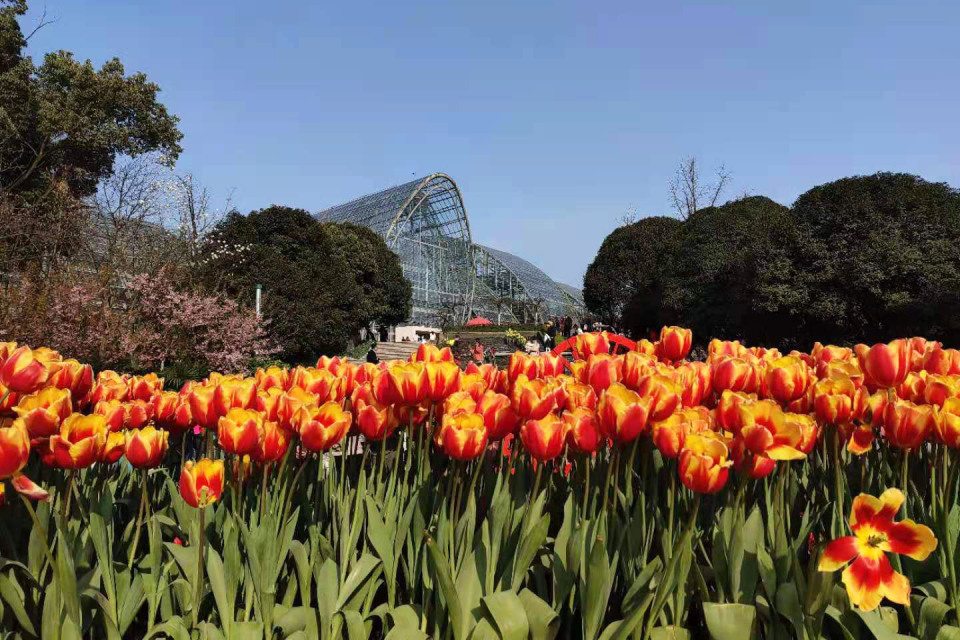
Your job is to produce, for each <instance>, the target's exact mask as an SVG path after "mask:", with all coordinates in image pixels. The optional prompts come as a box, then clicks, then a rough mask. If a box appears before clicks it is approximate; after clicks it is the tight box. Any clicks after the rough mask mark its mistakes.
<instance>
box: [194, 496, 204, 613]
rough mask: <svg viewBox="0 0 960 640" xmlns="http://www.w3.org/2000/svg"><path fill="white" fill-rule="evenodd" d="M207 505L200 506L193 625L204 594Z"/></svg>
mask: <svg viewBox="0 0 960 640" xmlns="http://www.w3.org/2000/svg"><path fill="white" fill-rule="evenodd" d="M205 511H206V507H201V508H200V532H199V536H198V544H197V588H196V590H195V591H194V594H193V626H194V627H196V626H197V619H198V618H199V615H200V599H201V598H202V596H203V543H204V540H203V538H204V512H205Z"/></svg>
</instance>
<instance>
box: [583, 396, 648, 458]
mask: <svg viewBox="0 0 960 640" xmlns="http://www.w3.org/2000/svg"><path fill="white" fill-rule="evenodd" d="M651 404H652V399H651V398H641V397H640V396H639V395H638V394H637V393H636V392H634V391H630V390H629V389H627V388H626V387H625V386H623V385H622V384H612V385H610V387H609V388H608V389H607V390H606V391H604V392H603V395H601V396H600V402H599V404H598V405H597V414H598V415H599V416H600V425H601V426H602V427H603V432H604V435H606V436H607V437H608V438H610V439H611V440H614V441H615V442H617V443H619V444H626V443H628V442H631V441H633V440H634V439H636V438H637V437H638V436H639V435H640V434H642V433H643V432H644V431H645V430H646V428H647V419H648V418H649V415H650V405H651Z"/></svg>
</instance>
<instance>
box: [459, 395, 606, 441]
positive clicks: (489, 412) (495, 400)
mask: <svg viewBox="0 0 960 640" xmlns="http://www.w3.org/2000/svg"><path fill="white" fill-rule="evenodd" d="M591 391H592V390H591ZM476 412H477V413H479V414H480V415H481V416H483V423H484V425H486V427H487V437H488V439H489V440H490V441H491V442H498V441H500V440H503V439H504V438H505V437H506V436H507V435H509V434H512V433H516V432H517V430H518V429H519V428H520V416H519V415H517V412H516V411H514V410H513V405H512V404H511V402H510V398H508V397H507V396H505V395H503V394H502V393H494V392H493V391H486V392H485V393H484V394H483V396H481V397H480V400H479V402H477V407H476Z"/></svg>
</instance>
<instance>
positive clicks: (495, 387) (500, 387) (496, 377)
mask: <svg viewBox="0 0 960 640" xmlns="http://www.w3.org/2000/svg"><path fill="white" fill-rule="evenodd" d="M463 372H464V373H465V374H468V375H472V374H475V373H478V374H480V375H481V376H483V380H484V381H485V382H486V383H487V389H489V390H490V391H494V392H496V393H506V391H507V372H506V371H502V370H500V369H497V366H496V365H495V364H489V363H488V364H481V365H478V364H476V363H475V362H471V363H469V364H468V365H467V367H466V368H465V369H464V370H463ZM527 377H528V378H529V377H530V376H527Z"/></svg>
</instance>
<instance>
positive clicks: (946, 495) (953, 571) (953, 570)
mask: <svg viewBox="0 0 960 640" xmlns="http://www.w3.org/2000/svg"><path fill="white" fill-rule="evenodd" d="M944 449H945V451H944V457H945V459H946V460H947V462H948V464H949V468H950V471H949V474H948V476H947V486H946V489H945V491H944V492H943V515H942V519H941V522H942V529H941V540H943V541H944V542H945V543H946V542H947V541H948V540H949V535H948V525H947V522H948V521H949V517H950V510H951V508H952V507H953V494H954V483H955V482H956V480H957V472H958V470H960V460H957V459H956V456H955V455H954V453H953V451H951V450H949V449H947V448H946V447H944ZM944 548H945V549H946V556H947V575H948V576H949V577H950V592H951V596H952V598H953V607H954V610H955V611H960V590H958V587H957V565H956V560H955V555H954V554H955V553H956V549H954V548H953V546H952V545H950V544H944Z"/></svg>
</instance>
